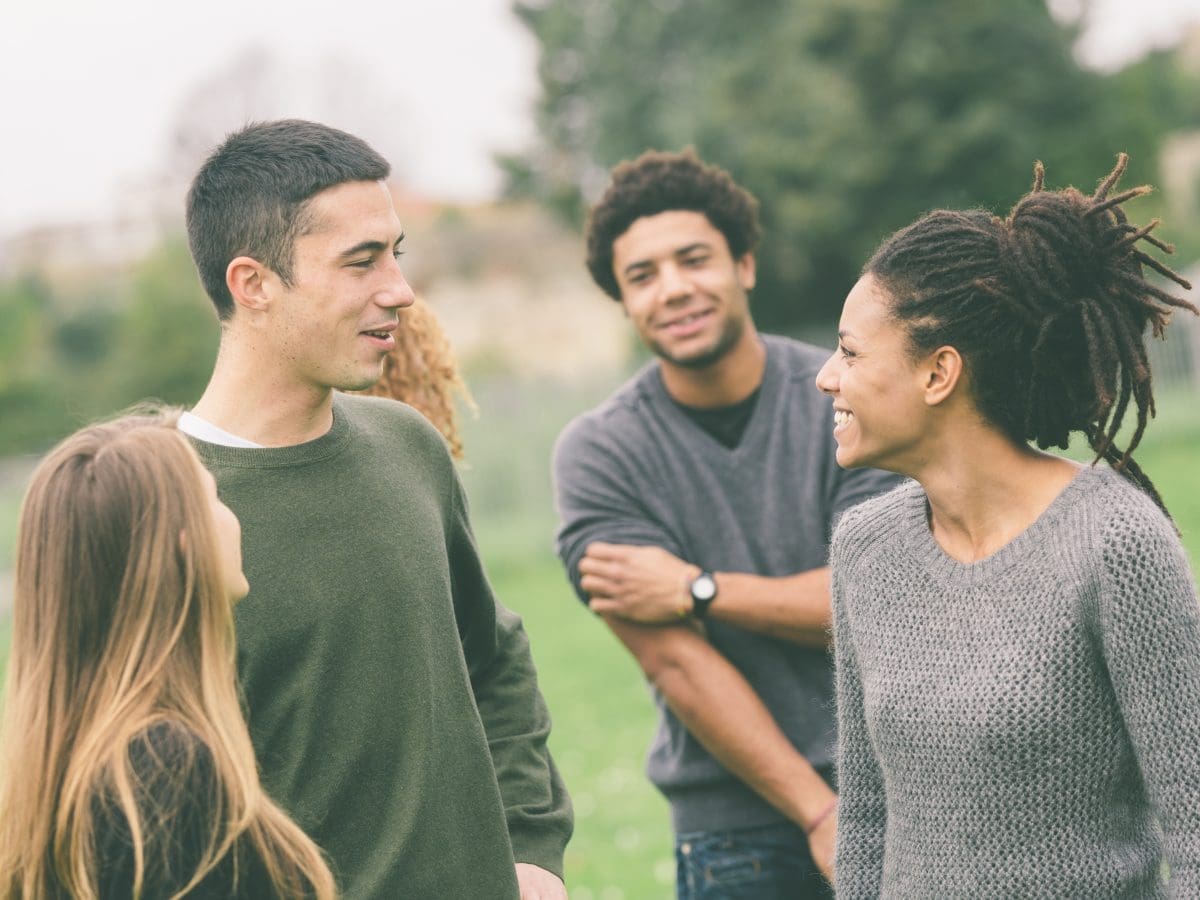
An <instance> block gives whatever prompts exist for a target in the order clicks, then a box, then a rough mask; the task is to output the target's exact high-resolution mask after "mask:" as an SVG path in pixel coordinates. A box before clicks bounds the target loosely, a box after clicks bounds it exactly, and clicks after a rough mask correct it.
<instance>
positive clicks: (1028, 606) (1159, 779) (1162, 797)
mask: <svg viewBox="0 0 1200 900" xmlns="http://www.w3.org/2000/svg"><path fill="white" fill-rule="evenodd" d="M1126 162H1127V160H1126V157H1125V156H1124V155H1122V156H1121V157H1120V161H1119V162H1118V164H1117V167H1116V168H1115V169H1114V170H1113V172H1112V173H1111V174H1110V175H1109V176H1108V177H1107V178H1105V179H1104V180H1103V181H1102V182H1101V183H1100V185H1099V187H1098V189H1097V190H1096V191H1095V192H1094V193H1093V194H1091V195H1090V196H1087V195H1084V194H1083V193H1081V192H1079V191H1077V190H1075V189H1073V188H1067V189H1065V190H1058V191H1050V190H1045V189H1044V186H1043V172H1042V168H1041V165H1040V164H1039V165H1038V166H1037V168H1036V175H1035V182H1034V188H1033V191H1032V192H1031V193H1029V194H1027V195H1026V196H1025V197H1023V198H1022V199H1021V200H1020V201H1019V202H1018V203H1017V204H1016V206H1015V207H1014V208H1013V209H1012V211H1011V212H1010V213H1009V215H1008V216H1007V217H1006V218H1003V219H1001V218H998V217H995V216H993V215H991V214H989V213H986V212H982V211H965V212H955V211H948V210H939V211H936V212H933V213H930V214H929V215H927V216H925V217H923V218H921V219H920V220H918V221H917V222H915V223H914V224H913V225H910V226H909V227H907V228H905V229H903V230H901V231H899V232H897V233H896V234H895V235H893V236H892V237H890V238H889V239H888V240H886V241H885V242H884V243H883V245H882V246H881V247H880V248H879V249H878V250H877V251H876V253H875V255H874V256H873V257H872V258H871V260H870V261H869V262H868V263H867V265H866V267H865V269H864V274H863V276H862V278H861V279H860V280H859V282H858V283H857V285H855V287H854V289H853V290H852V291H851V292H850V294H849V296H848V297H847V298H846V303H845V307H844V309H843V312H842V318H841V322H840V326H839V327H840V331H839V347H838V349H837V351H836V352H835V353H834V355H833V356H832V357H831V358H830V359H829V361H828V362H827V363H826V364H825V366H824V368H823V369H822V370H821V372H820V373H819V375H818V377H817V385H818V387H819V388H820V389H821V390H823V391H825V392H826V393H827V394H828V395H829V396H830V397H832V399H833V406H834V410H835V428H834V436H835V438H836V439H837V443H838V450H837V460H838V462H839V463H840V464H841V465H842V466H847V467H849V466H876V467H880V468H884V469H889V470H891V471H894V472H899V473H901V474H904V475H908V476H911V478H912V481H910V482H908V483H906V484H904V485H902V486H901V487H899V488H896V489H895V490H893V491H892V492H890V493H888V494H886V495H883V496H882V497H879V498H876V499H873V500H869V501H867V502H866V503H864V504H862V505H861V506H858V507H856V508H855V509H853V510H850V511H849V512H847V513H846V515H845V516H844V517H843V518H842V520H841V521H840V523H839V525H838V527H837V530H836V533H835V535H834V539H833V544H832V549H831V565H832V570H833V606H834V640H835V649H836V655H837V703H838V723H839V754H838V763H839V765H838V774H839V787H840V790H841V799H840V809H839V829H838V838H837V853H836V872H837V887H838V895H839V896H845V897H864V898H866V897H871V898H875V897H880V896H883V897H972V898H985V897H1004V898H1011V897H1064V898H1065V897H1070V898H1078V897H1160V896H1172V897H1176V896H1177V897H1197V896H1200V715H1198V714H1197V710H1198V709H1200V605H1198V603H1197V598H1196V590H1195V586H1194V581H1193V576H1192V573H1191V570H1190V568H1189V564H1188V560H1187V557H1186V555H1185V553H1184V550H1183V547H1182V546H1181V544H1180V541H1179V538H1178V535H1177V533H1176V530H1175V528H1174V526H1173V524H1172V522H1171V520H1170V518H1169V517H1168V516H1167V513H1166V510H1165V508H1164V507H1163V504H1162V500H1161V498H1160V497H1159V495H1158V492H1157V491H1156V490H1155V489H1154V486H1153V485H1152V484H1151V482H1150V479H1149V478H1148V477H1147V476H1146V474H1145V473H1144V472H1143V471H1142V470H1141V469H1140V468H1139V467H1138V466H1137V464H1136V463H1135V462H1134V461H1133V458H1132V452H1133V450H1134V449H1135V448H1136V447H1137V444H1138V441H1139V440H1140V439H1141V437H1142V434H1143V431H1144V430H1145V427H1146V424H1147V420H1148V418H1149V416H1150V415H1152V414H1153V410H1154V402H1153V396H1152V392H1151V375H1150V367H1149V363H1148V360H1147V356H1146V347H1145V342H1144V332H1145V331H1146V330H1147V327H1149V329H1150V330H1152V331H1153V333H1154V334H1155V335H1160V334H1161V333H1162V330H1163V328H1164V327H1165V325H1166V323H1167V320H1168V318H1169V315H1170V313H1171V312H1172V310H1173V309H1187V310H1190V311H1191V312H1196V308H1195V307H1194V306H1193V305H1192V304H1190V303H1189V302H1187V301H1185V300H1183V299H1181V298H1177V297H1174V296H1172V295H1171V294H1170V293H1169V292H1167V291H1165V290H1163V289H1162V288H1160V287H1158V286H1156V285H1155V284H1152V283H1151V282H1150V281H1148V280H1147V279H1146V278H1145V277H1144V272H1143V270H1144V268H1151V269H1154V270H1156V271H1158V272H1159V273H1161V274H1162V275H1164V276H1166V277H1167V278H1170V279H1173V280H1174V281H1175V282H1177V283H1178V284H1180V285H1182V286H1184V287H1188V285H1187V283H1186V282H1185V281H1184V280H1183V279H1182V278H1180V277H1179V276H1178V275H1176V274H1175V273H1174V272H1172V271H1171V270H1170V269H1168V268H1166V267H1165V266H1163V265H1162V264H1161V263H1160V262H1158V261H1157V260H1156V259H1154V258H1153V257H1151V256H1150V255H1149V254H1147V253H1146V252H1145V251H1143V250H1142V249H1141V246H1140V245H1141V242H1143V241H1144V242H1147V243H1149V244H1151V245H1153V246H1155V247H1158V248H1159V249H1162V250H1166V251H1168V252H1169V251H1170V250H1171V249H1172V248H1170V247H1169V246H1168V245H1166V244H1164V243H1162V242H1160V241H1158V240H1156V239H1155V238H1154V237H1153V236H1151V234H1150V230H1151V229H1152V228H1153V227H1154V225H1155V224H1157V223H1156V222H1152V223H1151V224H1150V225H1149V226H1147V227H1144V228H1139V227H1137V226H1134V225H1132V224H1130V223H1129V222H1128V220H1127V219H1126V216H1125V213H1124V211H1123V209H1122V204H1124V203H1125V202H1126V201H1128V200H1130V199H1132V198H1133V197H1135V196H1137V195H1139V194H1141V193H1144V192H1145V191H1146V190H1148V189H1147V188H1134V189H1132V190H1127V191H1124V192H1122V193H1114V190H1115V186H1116V183H1117V180H1118V179H1119V177H1120V176H1121V174H1122V172H1123V171H1124V169H1125V166H1126ZM1131 404H1132V406H1133V408H1134V409H1136V412H1137V420H1136V425H1135V426H1134V427H1133V428H1132V433H1131V434H1130V435H1129V437H1128V440H1127V441H1126V442H1124V443H1125V446H1124V448H1123V449H1122V448H1119V447H1118V446H1117V443H1116V441H1117V437H1118V433H1119V431H1120V428H1121V425H1122V423H1123V421H1124V417H1125V414H1126V412H1127V411H1129V409H1130V406H1131ZM1076 432H1078V433H1080V434H1082V435H1083V436H1084V438H1086V440H1087V442H1088V444H1089V446H1090V447H1091V450H1092V452H1093V453H1094V454H1095V460H1094V461H1093V464H1092V465H1090V466H1088V465H1080V464H1077V463H1075V462H1072V461H1069V460H1067V459H1065V458H1062V457H1060V456H1057V455H1052V454H1048V453H1044V452H1042V451H1043V450H1045V449H1046V448H1049V447H1051V446H1055V447H1060V448H1066V447H1067V445H1068V440H1069V438H1070V436H1071V435H1072V434H1073V433H1076ZM1034 445H1036V448H1035V446H1034ZM1101 460H1103V461H1104V462H1105V463H1107V465H1097V464H1096V463H1099V462H1100V461H1101ZM1165 871H1166V872H1169V880H1168V881H1164V872H1165Z"/></svg>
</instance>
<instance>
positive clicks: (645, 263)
mask: <svg viewBox="0 0 1200 900" xmlns="http://www.w3.org/2000/svg"><path fill="white" fill-rule="evenodd" d="M710 249H712V248H711V247H710V246H709V244H708V243H707V242H706V241H696V242H695V243H694V244H688V245H687V246H685V247H679V248H677V249H675V250H672V251H671V255H672V256H687V255H688V254H689V253H695V252H696V251H697V250H710ZM652 265H654V261H653V260H649V259H639V260H637V261H636V262H631V263H630V264H629V265H627V266H626V267H625V268H624V270H623V271H624V273H625V274H626V275H629V274H630V273H631V272H634V271H636V270H638V269H644V268H647V267H649V266H652Z"/></svg>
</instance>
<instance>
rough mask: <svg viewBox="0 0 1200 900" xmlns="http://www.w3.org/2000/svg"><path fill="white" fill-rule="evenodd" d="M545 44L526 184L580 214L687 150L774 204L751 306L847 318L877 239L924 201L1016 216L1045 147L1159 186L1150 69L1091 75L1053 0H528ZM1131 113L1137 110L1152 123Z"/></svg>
mask: <svg viewBox="0 0 1200 900" xmlns="http://www.w3.org/2000/svg"><path fill="white" fill-rule="evenodd" d="M514 11H515V13H516V15H517V16H518V17H519V19H520V20H521V21H522V22H523V23H524V24H525V25H526V26H527V27H528V29H529V30H530V31H531V32H532V34H533V35H534V37H535V38H536V40H537V42H538V44H539V45H540V60H539V65H538V77H539V80H540V83H541V91H542V95H541V99H540V102H539V106H538V109H537V130H538V139H537V141H536V144H535V145H534V146H533V147H532V148H530V149H529V150H528V151H527V152H526V153H525V154H523V155H520V156H511V157H508V158H506V159H503V160H502V164H503V165H504V167H505V169H506V172H507V175H508V189H509V191H510V193H511V194H513V195H522V196H533V197H536V198H539V199H540V200H541V201H542V202H544V203H546V204H548V205H550V206H552V207H553V208H555V209H556V210H558V211H559V212H560V213H562V214H563V215H565V216H566V217H568V218H569V219H571V220H572V221H573V222H575V223H577V224H578V223H580V222H582V219H583V216H584V211H585V209H586V205H587V203H588V202H589V201H590V200H593V199H595V197H596V196H597V195H598V193H599V192H600V190H602V189H603V186H604V184H605V181H606V176H607V171H608V169H609V168H610V167H611V166H613V165H614V164H616V163H617V162H619V161H620V160H622V159H627V158H630V157H633V156H635V155H637V154H638V153H640V152H642V151H643V150H646V149H648V148H657V149H678V148H681V147H683V146H685V145H689V144H690V145H693V146H694V147H695V148H696V149H697V151H698V152H699V154H700V155H701V156H702V157H704V158H705V159H707V160H709V161H711V162H715V163H718V164H720V165H722V166H724V167H726V168H728V169H729V170H730V171H731V172H732V173H733V175H734V176H735V178H737V179H738V180H739V181H741V182H742V183H743V184H745V185H746V186H747V187H748V188H750V189H751V190H752V191H753V192H754V193H755V194H756V195H757V196H758V197H759V199H760V201H761V202H762V215H763V224H764V227H765V231H766V235H765V238H764V242H763V245H762V247H761V248H760V253H759V280H758V288H757V290H756V292H755V293H756V299H755V305H756V317H757V318H758V320H759V323H760V324H761V325H763V326H765V327H768V328H776V329H786V328H789V327H794V326H796V325H799V324H803V323H806V322H813V321H826V322H827V321H829V320H830V319H832V318H835V317H836V313H837V310H838V309H839V308H840V304H841V301H842V298H843V297H844V296H845V293H846V291H847V290H848V288H849V287H850V285H851V284H852V283H853V281H854V279H855V277H856V275H857V273H858V271H859V268H860V267H861V265H862V263H863V262H864V261H865V259H866V258H867V257H868V256H869V255H870V253H871V251H872V249H873V248H874V247H875V246H876V245H877V244H878V242H879V241H880V240H881V239H882V238H884V237H886V236H887V235H888V234H889V233H891V232H892V231H894V230H895V229H897V228H899V227H902V226H904V225H906V224H908V223H909V222H910V221H912V220H913V219H914V218H916V217H917V216H918V215H920V214H921V213H922V212H924V211H927V210H929V209H931V208H936V207H941V206H983V207H986V208H991V209H994V210H996V211H1004V210H1006V209H1007V208H1008V207H1009V206H1010V205H1011V204H1012V203H1013V202H1014V201H1015V200H1016V198H1017V197H1018V196H1019V195H1020V194H1021V193H1023V192H1024V190H1025V189H1026V188H1027V186H1028V184H1029V181H1030V178H1031V173H1032V165H1033V162H1034V160H1036V159H1041V160H1043V161H1044V162H1045V164H1046V167H1047V171H1048V174H1049V179H1050V181H1051V182H1052V183H1056V184H1060V185H1061V184H1067V183H1076V184H1079V185H1080V186H1081V187H1091V186H1092V185H1093V184H1094V183H1095V180H1096V179H1097V178H1098V177H1099V176H1101V175H1102V174H1103V173H1105V172H1107V171H1108V170H1109V168H1111V165H1112V162H1113V159H1114V156H1115V154H1116V153H1117V152H1118V151H1120V150H1127V151H1129V152H1130V153H1131V154H1133V156H1134V161H1135V162H1134V169H1135V172H1134V177H1135V178H1138V179H1141V180H1149V179H1151V178H1153V176H1154V174H1155V171H1154V163H1155V157H1156V151H1157V142H1158V140H1159V139H1160V138H1161V134H1162V128H1161V124H1162V123H1161V122H1160V121H1158V120H1157V119H1155V118H1154V108H1153V107H1151V106H1148V104H1150V103H1152V100H1153V96H1152V95H1153V91H1154V90H1155V89H1156V88H1155V85H1154V84H1153V83H1152V79H1149V78H1143V79H1141V82H1140V83H1139V82H1138V81H1137V80H1136V79H1126V80H1124V81H1122V80H1120V78H1119V76H1116V77H1114V76H1106V75H1102V74H1100V73H1097V72H1092V71H1088V70H1085V69H1082V68H1081V67H1080V66H1079V65H1078V64H1077V63H1076V61H1075V59H1074V58H1073V56H1072V53H1071V48H1072V44H1073V41H1074V39H1075V37H1076V33H1075V31H1074V29H1073V28H1072V27H1071V26H1069V25H1065V24H1062V23H1060V22H1058V21H1056V20H1055V19H1053V18H1052V17H1051V16H1050V14H1049V12H1048V11H1047V8H1046V5H1045V2H1044V0H993V2H989V3H946V2H935V0H842V2H839V3H825V2H819V0H755V2H753V3H746V4H732V3H726V2H719V0H692V2H686V3H685V2H683V0H544V2H533V0H516V2H515V3H514ZM1139 117H1140V118H1139Z"/></svg>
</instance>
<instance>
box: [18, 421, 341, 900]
mask: <svg viewBox="0 0 1200 900" xmlns="http://www.w3.org/2000/svg"><path fill="white" fill-rule="evenodd" d="M240 540H241V534H240V527H239V525H238V520H237V518H236V517H235V516H234V514H233V513H232V512H231V511H230V510H229V509H228V508H227V507H226V506H225V505H224V504H223V503H222V502H221V501H220V499H219V498H218V497H217V493H216V487H215V484H214V482H213V479H212V476H211V475H209V474H208V472H207V471H205V470H204V469H203V467H202V466H201V465H200V462H199V460H198V459H197V457H196V455H195V452H194V451H193V450H192V449H191V446H190V445H189V444H188V442H187V440H186V438H184V436H183V435H182V434H181V433H180V432H178V431H177V430H176V428H175V414H174V413H173V412H157V411H155V412H150V413H143V414H133V415H128V416H125V417H123V418H120V419H117V420H115V421H112V422H107V423H103V424H98V425H93V426H91V427H88V428H85V429H83V430H82V431H80V432H78V433H76V434H74V435H72V436H71V437H69V438H67V439H66V440H65V441H63V442H62V443H61V444H60V445H59V446H58V447H56V448H55V449H54V450H52V451H51V452H50V453H49V454H48V456H47V457H46V458H45V460H44V461H43V462H42V463H41V465H40V466H39V467H38V469H37V471H36V472H35V473H34V476H33V479H32V482H31V484H30V487H29V491H28V493H27V495H26V497H25V501H24V504H23V506H22V509H21V515H20V524H19V536H18V541H17V559H16V585H15V595H14V609H13V638H12V651H11V657H10V662H9V669H8V675H7V686H6V690H7V696H6V698H5V708H4V721H3V731H2V732H0V897H3V898H15V897H24V898H35V897H37V898H41V897H59V896H71V897H76V898H81V900H93V898H100V897H103V898H116V897H145V898H159V897H163V898H166V897H182V896H188V897H222V898H226V897H247V898H248V897H255V898H259V897H272V896H274V897H314V898H318V900H325V898H331V897H333V896H334V895H335V887H334V881H333V877H332V875H331V873H330V871H329V868H328V866H327V865H326V863H325V860H324V859H323V857H322V855H321V852H320V850H318V848H317V847H316V845H315V844H314V843H313V842H312V841H311V840H310V839H309V838H308V837H307V836H306V835H305V834H304V833H303V832H302V831H301V830H300V828H299V827H298V826H297V825H296V824H295V823H293V822H292V821H291V820H290V819H289V818H288V817H287V815H286V814H285V813H284V812H283V811H282V810H281V809H280V808H279V807H278V806H276V805H275V804H274V803H273V802H272V801H271V800H270V799H269V798H268V797H267V796H266V795H265V794H264V792H263V788H262V786H261V785H260V783H259V777H258V771H257V769H256V766H255V761H254V751H253V748H252V746H251V743H250V737H249V734H248V733H247V729H246V724H245V721H244V720H243V719H242V714H241V710H240V707H239V701H238V693H237V688H236V684H235V675H234V656H235V649H234V628H233V604H234V602H235V601H236V600H238V599H240V598H241V597H242V596H244V595H245V593H246V592H247V590H248V587H247V584H246V579H245V577H244V575H243V574H242V565H241V547H240Z"/></svg>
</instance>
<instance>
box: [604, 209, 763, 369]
mask: <svg viewBox="0 0 1200 900" xmlns="http://www.w3.org/2000/svg"><path fill="white" fill-rule="evenodd" d="M613 271H614V274H615V275H616V278H617V285H618V286H619V287H620V289H621V302H622V304H623V305H624V306H625V312H626V313H627V314H628V315H629V318H630V320H631V321H632V322H633V324H634V327H635V328H636V329H637V331H638V334H639V335H640V336H641V338H642V340H643V341H645V343H646V345H647V346H648V347H649V348H650V349H651V350H653V351H654V353H655V354H657V355H658V356H659V357H660V358H661V359H662V360H663V361H664V362H665V363H667V364H670V365H675V366H679V367H681V368H686V369H702V368H705V367H707V366H710V365H713V364H714V363H716V362H717V361H719V360H720V359H721V358H722V357H724V356H725V354H726V353H728V352H729V351H730V350H731V349H732V348H733V347H734V346H735V345H736V344H737V343H738V341H739V340H740V339H741V337H742V336H743V334H745V333H746V328H747V326H748V325H749V324H750V306H749V298H748V296H747V292H748V291H749V290H750V289H751V288H753V287H754V255H753V254H751V253H746V254H744V255H743V256H742V257H741V258H740V259H736V260H735V259H734V258H733V256H732V255H731V254H730V252H729V244H728V243H727V242H726V241H725V236H724V235H723V234H721V232H720V231H718V230H717V229H716V228H715V227H713V224H712V223H711V222H710V221H709V220H708V217H707V216H706V215H704V213H700V212H694V211H692V210H669V211H667V212H661V213H657V214H656V215H653V216H643V217H642V218H640V219H638V220H637V221H635V222H634V223H633V224H632V225H630V226H629V229H628V230H627V231H626V232H625V233H624V234H622V235H621V236H620V237H619V238H617V239H616V240H615V241H613Z"/></svg>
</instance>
